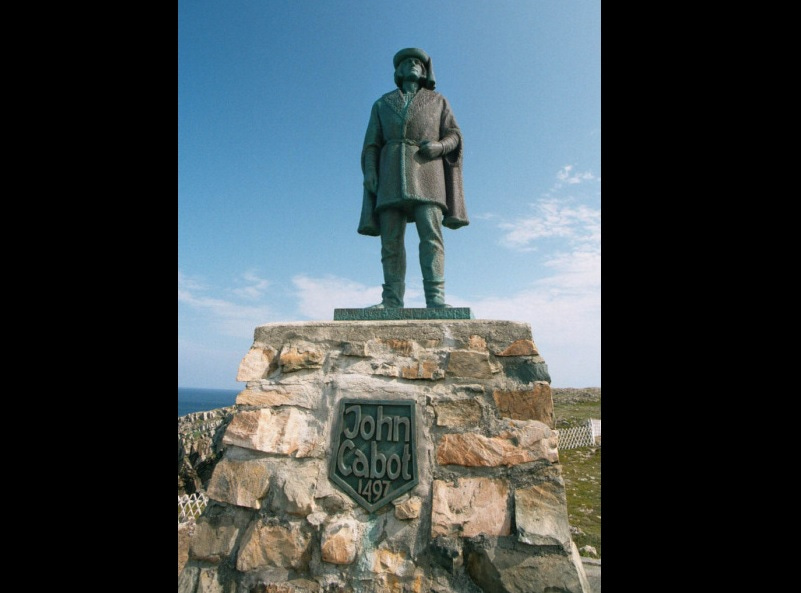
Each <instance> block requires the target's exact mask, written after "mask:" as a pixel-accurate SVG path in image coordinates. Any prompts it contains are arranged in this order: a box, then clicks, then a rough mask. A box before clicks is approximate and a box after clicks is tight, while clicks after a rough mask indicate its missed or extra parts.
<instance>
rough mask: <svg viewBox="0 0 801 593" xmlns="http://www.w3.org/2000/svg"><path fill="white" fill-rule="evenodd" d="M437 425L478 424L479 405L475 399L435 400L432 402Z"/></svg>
mask: <svg viewBox="0 0 801 593" xmlns="http://www.w3.org/2000/svg"><path fill="white" fill-rule="evenodd" d="M433 408H434V412H435V413H436V417H437V426H454V427H455V426H471V427H472V426H478V425H479V424H480V422H481V405H480V404H479V403H478V401H477V400H475V399H461V400H454V401H436V402H435V403H434V404H433Z"/></svg>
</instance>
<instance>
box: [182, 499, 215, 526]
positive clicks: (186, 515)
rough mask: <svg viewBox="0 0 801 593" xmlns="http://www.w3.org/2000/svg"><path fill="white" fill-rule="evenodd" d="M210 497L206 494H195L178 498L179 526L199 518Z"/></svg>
mask: <svg viewBox="0 0 801 593" xmlns="http://www.w3.org/2000/svg"><path fill="white" fill-rule="evenodd" d="M208 502H209V497H208V496H206V493H205V492H193V493H192V494H184V495H181V496H179V497H178V525H180V524H181V523H188V522H189V521H193V520H194V519H196V518H198V517H199V516H200V514H201V513H202V512H203V509H205V508H206V505H207V504H208Z"/></svg>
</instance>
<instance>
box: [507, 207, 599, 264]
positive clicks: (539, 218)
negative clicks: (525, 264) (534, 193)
mask: <svg viewBox="0 0 801 593" xmlns="http://www.w3.org/2000/svg"><path fill="white" fill-rule="evenodd" d="M534 209H535V211H534V214H533V215H532V216H529V217H524V218H520V219H518V220H514V221H512V222H503V223H500V224H499V225H498V228H500V229H502V230H504V231H505V234H504V235H503V237H501V244H502V245H505V246H506V247H509V248H510V249H517V250H521V251H534V250H537V245H535V244H534V243H535V242H536V241H538V240H542V239H549V238H557V239H565V240H567V244H569V245H588V244H596V243H597V245H598V249H600V239H601V211H600V210H598V209H593V208H590V207H588V206H584V205H577V206H571V205H570V204H569V203H568V202H566V201H564V200H557V199H555V198H547V199H543V200H540V201H539V202H537V203H536V204H534Z"/></svg>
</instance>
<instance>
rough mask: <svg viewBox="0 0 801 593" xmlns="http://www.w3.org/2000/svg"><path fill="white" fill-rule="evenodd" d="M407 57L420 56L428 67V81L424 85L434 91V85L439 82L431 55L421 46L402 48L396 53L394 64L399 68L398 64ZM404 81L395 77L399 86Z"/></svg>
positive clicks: (393, 59)
mask: <svg viewBox="0 0 801 593" xmlns="http://www.w3.org/2000/svg"><path fill="white" fill-rule="evenodd" d="M406 58H418V59H419V60H420V61H421V62H423V64H425V67H426V81H425V84H424V86H425V87H426V88H427V89H429V90H431V91H433V90H434V87H435V86H436V84H437V81H436V80H435V79H434V68H433V66H432V65H431V58H430V57H429V55H428V54H427V53H426V52H424V51H423V50H422V49H420V48H419V47H407V48H405V49H402V50H400V51H399V52H398V53H396V54H395V57H393V58H392V65H393V66H395V69H396V70H397V69H398V64H400V63H401V62H402V61H403V60H405V59H406ZM401 83H402V81H401V80H399V79H398V77H397V76H396V77H395V84H397V85H398V87H400V86H401Z"/></svg>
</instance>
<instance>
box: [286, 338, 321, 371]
mask: <svg viewBox="0 0 801 593" xmlns="http://www.w3.org/2000/svg"><path fill="white" fill-rule="evenodd" d="M323 360H325V354H324V353H323V352H322V351H321V350H320V348H318V347H317V346H315V345H314V344H311V343H308V342H300V343H296V344H290V345H288V346H285V347H283V348H282V349H281V354H280V356H279V360H278V364H279V365H280V367H281V372H284V373H292V372H295V371H300V370H302V369H319V368H320V367H322V366H323Z"/></svg>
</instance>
